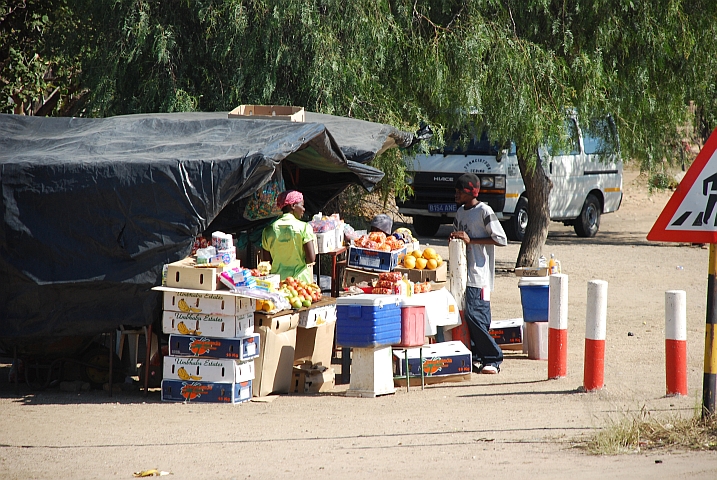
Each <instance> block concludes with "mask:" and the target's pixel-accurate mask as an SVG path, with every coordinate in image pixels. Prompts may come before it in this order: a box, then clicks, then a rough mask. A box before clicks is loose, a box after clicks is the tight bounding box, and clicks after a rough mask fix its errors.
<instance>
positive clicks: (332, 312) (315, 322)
mask: <svg viewBox="0 0 717 480" xmlns="http://www.w3.org/2000/svg"><path fill="white" fill-rule="evenodd" d="M325 301H328V302H330V303H329V304H328V305H327V304H325V303H324V302H325ZM315 305H316V306H315V307H314V306H313V305H312V306H311V307H309V308H307V309H306V310H299V327H301V328H314V327H318V326H321V325H324V324H326V323H332V322H336V299H335V298H332V297H327V298H325V299H322V300H320V301H319V302H316V304H315Z"/></svg>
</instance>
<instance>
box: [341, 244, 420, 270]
mask: <svg viewBox="0 0 717 480" xmlns="http://www.w3.org/2000/svg"><path fill="white" fill-rule="evenodd" d="M405 255H406V247H403V248H402V249H401V250H396V251H393V252H382V251H380V250H369V249H368V248H358V247H353V246H352V247H349V253H348V264H349V266H351V267H358V268H363V269H366V270H374V271H377V272H391V271H393V269H395V268H396V266H398V264H399V263H401V260H403V257H404V256H405Z"/></svg>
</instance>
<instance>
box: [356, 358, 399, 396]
mask: <svg viewBox="0 0 717 480" xmlns="http://www.w3.org/2000/svg"><path fill="white" fill-rule="evenodd" d="M391 352H392V349H391V346H390V345H388V346H381V347H376V348H354V349H353V352H352V359H351V383H350V384H349V389H348V390H346V396H347V397H377V396H379V395H389V394H392V393H395V392H396V389H395V388H394V386H393V359H392V355H391Z"/></svg>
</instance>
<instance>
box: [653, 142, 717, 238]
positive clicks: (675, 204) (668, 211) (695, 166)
mask: <svg viewBox="0 0 717 480" xmlns="http://www.w3.org/2000/svg"><path fill="white" fill-rule="evenodd" d="M716 150H717V128H716V129H715V130H714V131H713V132H712V134H711V135H710V137H709V138H708V139H707V142H705V145H704V147H702V150H700V153H699V154H698V155H697V158H695V161H694V162H693V163H692V165H691V166H690V168H689V169H688V170H687V173H686V174H685V177H684V178H683V179H682V181H681V182H680V184H679V185H678V186H677V188H676V189H675V193H673V194H672V196H671V197H670V199H669V200H668V201H667V205H665V208H663V209H662V213H660V216H659V217H657V221H655V224H654V225H653V226H652V229H650V233H648V234H647V239H648V240H649V241H652V242H660V241H662V242H681V243H717V231H694V230H667V226H668V223H669V222H670V220H672V217H674V216H675V212H677V210H678V209H679V208H680V205H682V202H683V201H684V199H685V197H686V196H687V194H688V193H689V191H690V190H691V189H692V186H693V185H694V183H695V181H696V180H697V177H699V175H700V173H702V170H704V168H705V166H707V163H708V161H709V160H710V158H712V155H713V154H714V153H715V151H716Z"/></svg>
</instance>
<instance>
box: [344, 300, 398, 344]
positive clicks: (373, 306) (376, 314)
mask: <svg viewBox="0 0 717 480" xmlns="http://www.w3.org/2000/svg"><path fill="white" fill-rule="evenodd" d="M400 298H401V297H398V296H395V295H354V296H349V297H339V298H337V299H336V344H337V345H339V346H341V347H351V348H373V347H378V346H381V345H393V344H396V343H400V342H401V306H400V304H399V302H400Z"/></svg>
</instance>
